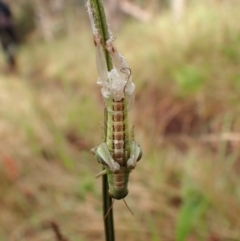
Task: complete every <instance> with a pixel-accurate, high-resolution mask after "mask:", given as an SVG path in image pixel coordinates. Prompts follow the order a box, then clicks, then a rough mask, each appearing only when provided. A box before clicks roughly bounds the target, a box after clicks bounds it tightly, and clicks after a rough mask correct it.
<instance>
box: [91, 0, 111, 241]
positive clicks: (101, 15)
mask: <svg viewBox="0 0 240 241" xmlns="http://www.w3.org/2000/svg"><path fill="white" fill-rule="evenodd" d="M89 5H90V6H89V7H90V9H89V10H90V11H91V12H92V15H93V21H94V25H95V28H96V29H97V31H98V34H99V35H100V36H101V39H102V40H103V42H104V43H106V41H107V40H108V39H109V30H108V25H107V21H106V16H105V12H104V7H103V2H102V0H89ZM89 10H88V11H89ZM104 51H105V58H106V62H107V67H108V71H110V70H111V69H112V67H113V66H112V62H111V58H110V56H109V54H108V52H107V51H106V50H105V49H104ZM107 121H108V120H107V110H106V108H104V141H105V142H106V137H107V125H106V124H107ZM102 198H103V219H104V229H105V240H106V241H114V240H115V235H114V220H113V208H111V207H112V198H111V197H110V196H109V194H108V180H107V175H103V176H102ZM110 208H111V210H110V211H109V209H110ZM108 211H109V213H108V215H107V216H106V214H107V212H108ZM105 216H106V217H105Z"/></svg>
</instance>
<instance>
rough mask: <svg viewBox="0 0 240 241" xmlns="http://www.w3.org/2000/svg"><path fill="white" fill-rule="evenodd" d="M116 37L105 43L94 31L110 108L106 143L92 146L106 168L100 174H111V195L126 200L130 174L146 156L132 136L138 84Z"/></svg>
mask: <svg viewBox="0 0 240 241" xmlns="http://www.w3.org/2000/svg"><path fill="white" fill-rule="evenodd" d="M113 40H114V39H113V38H110V39H109V40H107V41H106V45H105V46H103V43H102V40H101V38H100V36H99V34H98V33H95V34H94V44H95V50H96V60H97V69H98V73H99V79H98V81H97V83H98V85H100V86H101V87H102V88H101V94H102V97H103V99H104V103H105V106H106V109H107V131H106V135H107V136H106V142H103V143H101V144H100V145H99V146H97V147H95V148H93V149H92V152H93V153H94V154H95V155H96V157H97V160H98V161H99V162H100V163H101V164H102V165H103V166H104V167H105V170H104V171H102V172H100V173H99V174H98V175H97V176H101V175H104V174H107V176H108V183H109V191H108V192H109V195H110V196H111V197H112V198H114V199H123V198H124V197H126V196H127V194H128V188H127V185H128V178H129V173H130V172H131V170H132V169H134V168H135V167H136V164H137V162H138V161H139V160H140V159H141V157H142V151H141V149H140V146H139V145H138V143H137V142H136V141H135V140H134V138H133V135H130V131H129V128H128V111H129V110H130V109H131V106H132V104H133V101H134V90H135V85H134V84H133V83H132V77H131V69H130V68H129V67H128V64H127V62H126V60H125V59H124V57H123V56H122V55H121V54H119V53H118V51H117V49H116V48H115V47H114V46H113ZM104 47H105V48H106V50H107V51H108V53H109V55H110V57H111V60H112V63H113V65H114V68H113V69H112V70H111V71H109V72H108V69H107V63H106V60H105V55H104Z"/></svg>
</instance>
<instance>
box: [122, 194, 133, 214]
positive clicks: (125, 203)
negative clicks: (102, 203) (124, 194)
mask: <svg viewBox="0 0 240 241" xmlns="http://www.w3.org/2000/svg"><path fill="white" fill-rule="evenodd" d="M123 202H124V203H125V205H126V207H127V209H128V210H129V212H130V213H131V214H132V215H134V214H133V212H132V210H131V209H130V208H129V206H128V205H127V202H126V201H125V199H124V198H123Z"/></svg>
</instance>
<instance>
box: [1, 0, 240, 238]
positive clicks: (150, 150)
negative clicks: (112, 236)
mask: <svg viewBox="0 0 240 241" xmlns="http://www.w3.org/2000/svg"><path fill="white" fill-rule="evenodd" d="M239 10H240V5H239V4H235V5H233V4H231V3H229V2H225V3H224V2H223V3H222V5H221V4H220V5H214V7H213V6H211V5H208V6H205V5H196V6H195V5H193V6H192V7H189V9H187V10H186V13H185V16H184V17H183V18H182V20H181V22H179V23H178V24H175V25H174V23H173V22H172V19H171V16H170V15H169V14H167V13H166V15H164V16H160V17H158V18H155V19H154V20H153V21H151V22H150V23H144V24H143V23H139V22H135V21H131V20H129V21H128V22H126V24H125V25H124V26H123V27H122V29H121V30H120V31H119V32H118V33H117V34H116V35H117V36H118V38H117V39H116V43H117V46H118V49H119V50H120V52H121V49H123V50H124V55H125V56H126V59H127V60H128V62H129V65H130V66H131V68H132V72H133V78H134V82H135V83H136V84H137V90H136V101H135V105H134V110H133V113H134V116H132V115H131V116H132V117H133V118H132V122H134V123H136V129H137V131H136V140H138V141H139V143H140V144H141V147H142V148H143V153H144V156H143V158H142V160H141V163H139V165H138V168H136V170H134V172H132V175H131V178H130V186H129V195H128V197H127V202H128V204H129V206H130V207H131V209H132V210H133V212H134V217H132V215H130V213H129V211H128V210H127V209H126V207H125V205H124V203H123V202H115V203H114V209H115V229H116V240H122V239H125V240H126V241H127V240H131V241H133V240H166V241H171V240H177V241H183V240H188V241H190V240H194V241H195V240H207V241H213V240H217V241H220V240H221V241H222V240H224V241H225V240H226V241H235V240H239V237H240V231H239V230H240V218H239V213H240V196H239V185H238V184H239V171H240V169H239V148H238V146H239V141H240V136H239V134H238V133H239V129H240V118H239V110H238V109H239V108H238V107H239V96H240V93H239V92H240V75H239V65H240V34H239V33H240V25H239V23H238V21H236V19H237V17H238V15H239ZM91 41H92V35H91V32H90V30H89V24H88V20H87V16H86V19H82V21H81V25H80V24H79V26H78V29H77V30H76V32H75V34H71V35H70V36H68V37H64V36H62V37H59V38H58V39H56V40H52V41H50V42H47V43H46V42H40V41H34V42H31V43H29V44H28V45H25V46H22V47H21V49H20V51H19V72H20V73H19V75H4V74H3V71H2V72H1V73H2V74H1V76H0V77H1V78H0V85H1V88H0V100H1V103H2V104H1V106H0V113H1V122H0V125H1V129H0V131H1V133H0V134H1V153H0V160H1V162H0V173H1V175H0V181H1V188H0V192H1V201H0V206H1V215H0V224H1V225H0V226H1V228H0V240H3V241H5V240H11V241H15V240H26V241H28V240H36V241H38V240H39V241H45V240H53V239H54V232H53V230H52V228H50V227H51V225H50V224H49V223H50V222H52V221H54V222H56V223H57V224H58V226H59V228H60V230H61V232H62V233H63V235H64V236H65V237H67V238H68V239H69V240H71V241H74V240H77V241H80V240H84V241H85V240H99V239H103V235H104V232H103V227H102V213H101V208H102V204H101V182H100V180H95V178H94V174H96V173H97V172H98V171H99V167H100V166H99V165H98V164H97V163H96V160H95V158H94V156H92V155H91V154H90V152H89V150H90V148H92V147H93V146H96V145H97V144H98V143H99V142H100V141H101V131H100V130H101V121H102V119H103V116H102V114H101V113H99V111H98V110H99V109H101V108H102V100H101V97H100V93H99V90H98V87H97V86H96V79H97V71H96V68H95V63H94V61H93V59H94V52H93V51H94V50H93V48H92V44H91ZM126 50H127V51H126ZM0 60H1V61H0V62H1V66H2V67H1V68H2V70H3V68H4V67H3V66H4V59H3V56H1V59H0ZM94 76H95V77H94ZM96 123H99V124H96Z"/></svg>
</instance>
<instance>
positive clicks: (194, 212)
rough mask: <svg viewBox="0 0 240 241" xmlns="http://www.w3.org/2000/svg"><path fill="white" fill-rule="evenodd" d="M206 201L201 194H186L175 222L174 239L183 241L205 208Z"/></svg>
mask: <svg viewBox="0 0 240 241" xmlns="http://www.w3.org/2000/svg"><path fill="white" fill-rule="evenodd" d="M207 204H208V203H207V201H206V199H205V198H204V197H203V196H200V195H196V194H194V193H192V195H191V196H190V195H189V196H188V197H187V199H186V200H185V201H184V203H183V205H182V207H181V209H180V213H179V217H178V222H177V230H176V241H185V240H186V238H187V237H188V235H189V234H190V232H191V230H192V229H193V227H194V226H195V225H196V223H198V222H199V221H200V220H201V218H202V215H203V214H204V211H205V210H206V208H207Z"/></svg>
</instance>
